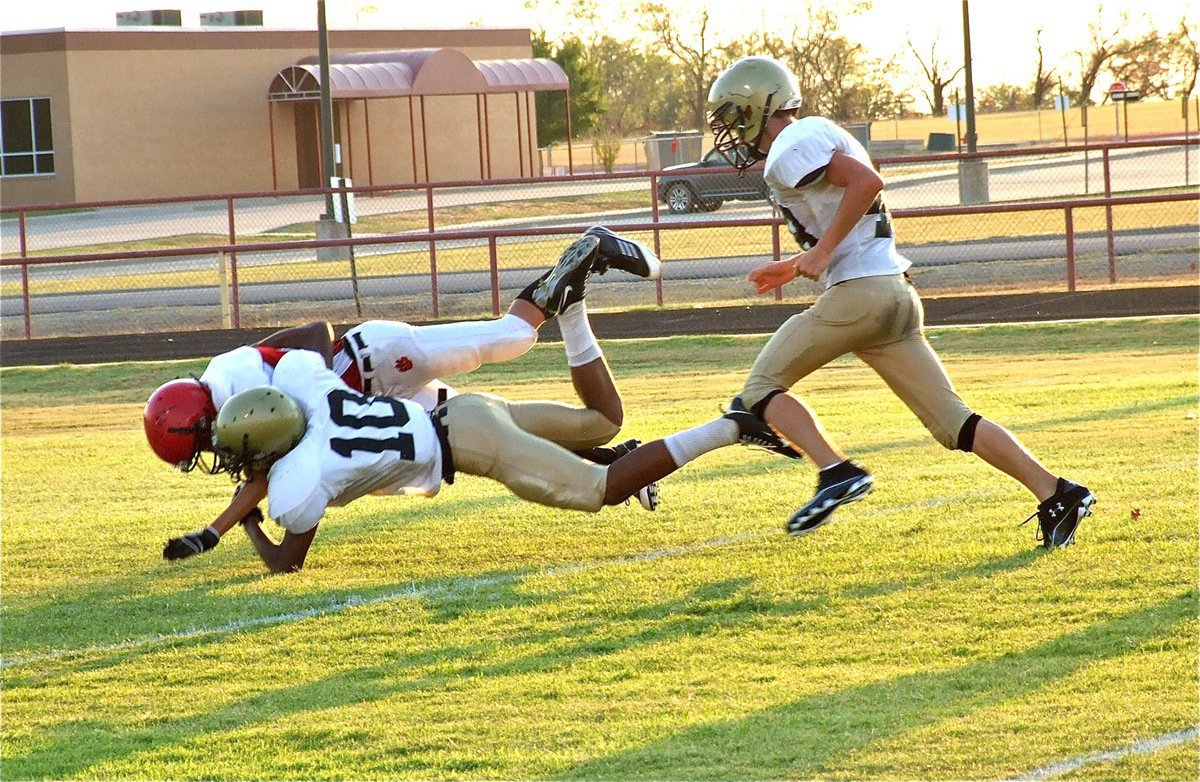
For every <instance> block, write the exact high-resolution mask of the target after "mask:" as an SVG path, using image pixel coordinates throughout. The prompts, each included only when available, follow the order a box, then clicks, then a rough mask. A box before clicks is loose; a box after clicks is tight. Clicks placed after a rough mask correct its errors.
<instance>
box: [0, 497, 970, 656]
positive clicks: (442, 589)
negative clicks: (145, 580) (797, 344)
mask: <svg viewBox="0 0 1200 782" xmlns="http://www.w3.org/2000/svg"><path fill="white" fill-rule="evenodd" d="M988 494H992V492H982V493H981V492H978V491H976V492H971V493H969V494H960V495H953V496H947V497H930V498H928V499H925V500H921V501H918V502H912V503H906V504H904V505H896V506H891V507H887V508H875V509H868V510H864V513H865V515H867V516H884V515H889V514H892V513H902V512H905V511H911V510H914V509H924V508H933V507H937V506H940V505H947V504H951V503H956V502H962V501H963V500H966V499H978V498H979V497H980V496H982V495H988ZM778 534H779V533H777V532H775V531H774V530H771V531H759V532H743V533H741V534H738V535H726V536H723V537H719V538H711V539H709V540H702V541H698V542H696V543H687V544H684V545H681V546H668V547H666V548H660V549H654V550H652V551H645V552H642V553H641V554H629V555H626V556H621V557H613V558H611V559H601V560H596V561H594V562H575V563H571V564H569V565H558V566H556V567H550V568H545V569H543V570H540V571H536V572H532V573H513V574H511V575H503V576H486V577H476V578H462V579H455V580H453V581H450V582H449V583H447V584H445V585H443V586H433V587H417V586H409V587H408V588H407V589H400V590H396V591H394V592H387V593H385V594H382V595H375V596H374V597H358V596H356V595H351V596H350V597H347V598H343V599H342V600H334V601H332V602H329V603H326V604H325V605H321V606H313V607H311V608H304V609H301V610H299V611H291V612H288V613H286V614H272V615H270V616H259V617H253V618H250V619H239V620H237V621H234V622H228V623H226V624H223V625H217V626H215V627H193V628H189V629H187V630H178V631H175V632H173V633H155V634H154V635H147V636H142V637H141V638H132V639H130V640H128V641H122V642H120V643H116V644H107V645H104V646H87V647H84V648H82V649H49V650H47V651H44V652H34V653H31V654H24V655H15V656H13V657H9V658H7V659H5V660H0V669H12V668H17V667H19V666H23V665H30V664H32V663H41V662H48V661H50V660H60V659H63V658H67V657H82V656H88V655H105V654H111V653H113V652H121V651H125V650H128V649H140V648H142V647H145V646H153V645H154V644H160V643H171V642H178V641H187V640H191V639H194V638H203V637H204V636H208V635H224V634H226V633H236V632H239V631H241V630H250V629H253V628H256V627H269V626H271V625H277V624H283V623H285V622H297V621H301V620H303V619H312V618H314V617H320V616H329V615H331V614H337V613H341V612H342V611H344V610H346V609H348V608H357V607H359V606H372V605H378V604H380V603H388V602H391V601H393V600H404V599H413V598H419V597H429V596H434V595H452V596H453V595H459V594H467V593H469V592H472V591H475V590H478V589H479V588H480V587H490V586H496V585H499V584H506V583H511V582H513V581H517V580H519V579H522V578H529V577H531V576H562V575H570V574H572V573H581V572H585V571H588V570H597V569H599V568H604V567H611V566H613V565H626V564H631V563H639V562H651V561H654V560H656V559H665V558H666V557H674V556H680V555H687V554H693V553H695V552H698V551H704V550H707V549H715V548H721V547H723V546H730V545H736V544H739V543H749V542H753V541H758V540H768V539H769V538H772V537H775V536H777V535H778Z"/></svg>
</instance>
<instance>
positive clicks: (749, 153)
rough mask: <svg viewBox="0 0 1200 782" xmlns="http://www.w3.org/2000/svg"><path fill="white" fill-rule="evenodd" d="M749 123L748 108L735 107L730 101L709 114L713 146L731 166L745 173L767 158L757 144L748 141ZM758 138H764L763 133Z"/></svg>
mask: <svg viewBox="0 0 1200 782" xmlns="http://www.w3.org/2000/svg"><path fill="white" fill-rule="evenodd" d="M748 123H749V118H748V117H747V116H746V107H744V106H735V105H733V104H732V103H730V102H728V101H726V102H725V103H724V104H723V105H722V106H719V107H717V108H716V109H714V110H713V111H711V112H709V127H711V128H712V132H713V146H714V147H715V148H716V150H717V151H718V152H720V153H721V155H722V156H723V157H724V158H725V159H726V160H727V161H729V165H731V166H733V167H734V168H736V169H737V170H738V171H739V172H741V171H745V170H746V169H747V168H749V167H750V166H752V165H754V164H755V163H757V162H758V161H760V160H762V159H763V158H765V157H766V155H764V154H763V153H762V152H760V151H759V149H758V145H757V143H756V144H754V145H751V144H749V143H748V142H747V141H746V127H747V125H748ZM763 125H764V127H765V126H766V123H763ZM758 138H760V139H761V138H762V132H761V131H760V132H759V134H758Z"/></svg>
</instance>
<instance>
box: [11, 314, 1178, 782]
mask: <svg viewBox="0 0 1200 782" xmlns="http://www.w3.org/2000/svg"><path fill="white" fill-rule="evenodd" d="M1196 333H1197V320H1196V319H1194V318H1185V319H1156V320H1139V321H1111V322H1097V323H1087V324H1042V325H1029V326H993V327H987V328H978V329H939V330H933V331H931V338H932V339H933V342H934V344H935V345H936V346H937V347H938V349H939V351H940V352H941V354H942V357H943V359H944V361H945V363H946V364H947V366H948V368H949V370H950V372H951V374H952V376H953V377H954V378H955V381H956V384H957V386H958V388H959V391H960V392H961V393H962V394H963V396H964V397H965V398H966V399H967V400H968V402H969V403H971V404H972V405H974V406H975V407H976V408H977V409H979V410H980V411H981V412H983V413H985V414H987V415H988V416H990V417H993V418H995V419H996V420H998V421H1000V422H1002V423H1004V424H1005V425H1006V426H1008V427H1009V428H1011V429H1012V430H1013V431H1014V432H1016V433H1017V434H1018V435H1019V436H1020V438H1021V439H1022V440H1023V441H1024V442H1025V443H1026V444H1027V445H1028V446H1029V447H1030V448H1031V449H1032V450H1033V451H1034V452H1035V453H1036V454H1038V455H1039V456H1040V457H1041V458H1042V459H1043V460H1044V461H1045V462H1046V463H1047V464H1048V465H1050V466H1051V467H1052V468H1053V469H1055V470H1056V471H1060V472H1062V473H1063V474H1066V475H1069V476H1072V477H1075V478H1078V479H1080V480H1083V481H1085V482H1086V483H1088V485H1089V486H1091V487H1092V488H1093V489H1094V490H1095V491H1096V492H1097V494H1098V495H1099V497H1100V504H1099V505H1098V506H1097V513H1096V516H1095V517H1093V518H1092V519H1089V520H1088V521H1086V522H1085V523H1084V525H1083V527H1082V528H1081V530H1080V533H1079V543H1078V545H1076V546H1074V547H1072V548H1069V549H1066V550H1063V551H1057V552H1042V551H1041V550H1040V549H1037V548H1036V544H1035V541H1034V533H1033V530H1032V525H1028V526H1025V527H1017V523H1018V522H1019V521H1020V520H1021V519H1023V518H1024V517H1025V516H1026V515H1028V514H1029V513H1030V512H1031V511H1032V506H1033V503H1032V502H1031V500H1030V498H1029V497H1028V496H1027V495H1026V494H1025V492H1024V491H1023V490H1022V489H1020V488H1019V487H1018V486H1016V485H1015V484H1013V483H1012V482H1010V481H1008V480H1006V479H1003V478H1002V477H1000V476H998V475H996V474H995V473H994V472H993V471H992V470H990V469H989V468H987V467H986V466H984V465H983V464H982V463H980V462H979V461H978V460H976V459H974V458H972V457H970V456H966V455H963V454H960V453H955V452H950V451H945V450H943V449H941V448H940V447H939V446H937V445H935V444H934V443H933V442H932V440H931V439H930V438H929V437H928V435H927V434H926V433H925V432H924V430H923V429H921V427H920V425H919V424H918V423H917V422H916V420H915V418H914V417H913V416H912V415H911V413H909V412H908V411H907V410H905V409H904V408H903V406H902V405H901V404H900V403H899V402H897V401H896V400H895V399H894V398H893V397H891V395H890V394H889V393H888V392H887V390H886V388H885V387H884V386H883V384H882V382H881V381H880V380H879V379H878V378H877V377H875V376H874V375H873V374H872V373H871V372H870V371H869V370H867V369H865V368H864V367H862V366H861V365H860V364H858V363H857V362H855V361H853V360H841V361H838V362H835V363H834V364H833V365H831V366H830V367H828V368H826V369H824V370H822V371H821V372H818V373H817V374H816V375H814V376H812V377H811V378H809V379H807V380H806V381H804V383H802V384H801V386H800V388H799V389H798V390H799V391H800V392H801V393H802V394H803V395H804V396H805V397H806V398H807V399H808V401H809V402H810V403H811V404H812V405H813V406H814V407H815V409H816V410H817V411H818V413H819V414H820V415H821V416H822V417H823V421H824V423H825V426H826V428H827V430H828V431H829V432H830V434H831V436H833V437H834V438H835V439H836V440H837V441H838V442H839V443H840V444H841V445H842V446H843V447H844V448H846V449H847V450H848V451H849V452H850V453H852V454H853V455H854V456H855V458H858V459H860V460H861V461H863V462H864V463H865V464H867V465H868V466H869V467H871V469H872V470H873V471H874V472H875V474H876V476H877V479H878V488H877V489H876V491H875V492H874V493H873V494H872V495H871V496H870V497H868V498H867V499H866V500H864V501H863V502H860V503H856V504H854V505H851V506H848V507H847V508H844V509H842V510H841V511H839V520H838V522H837V523H836V524H834V525H832V526H830V527H828V528H827V529H824V530H822V531H820V532H819V533H817V534H814V535H812V536H810V537H807V538H804V539H799V540H793V539H789V538H787V537H786V536H785V535H784V534H783V533H782V531H781V527H782V523H783V520H784V519H785V518H786V516H787V514H788V513H789V512H790V511H791V510H792V508H793V507H794V506H795V505H796V504H797V503H799V502H802V501H803V500H804V499H806V498H807V496H808V494H809V492H810V490H811V486H812V482H813V473H812V470H811V469H810V468H808V467H807V466H803V465H799V464H795V463H790V462H786V461H785V460H781V459H778V458H772V457H770V456H768V455H765V454H758V453H755V452H752V451H747V450H745V449H741V448H730V449H725V450H723V451H721V452H717V453H713V454H709V455H706V456H705V457H703V458H702V459H700V460H698V461H697V462H696V463H694V464H692V465H689V466H688V467H687V468H685V469H684V470H683V471H681V472H680V473H679V474H677V475H675V476H672V477H671V478H670V479H668V481H666V482H664V486H663V491H664V504H663V506H662V508H661V509H660V510H659V511H658V512H657V513H655V514H648V513H646V512H644V511H642V510H641V509H640V508H637V507H636V506H635V507H632V508H623V507H621V508H613V509H607V510H605V511H604V512H602V513H601V514H598V515H588V514H581V513H568V512H562V511H554V510H551V509H546V508H540V507H537V506H534V505H529V504H526V503H522V502H521V501H519V500H517V499H515V498H513V497H511V496H510V495H509V494H508V493H507V492H506V491H505V490H503V489H502V488H501V487H499V486H497V485H495V484H491V483H489V482H486V481H483V480H479V479H473V478H470V477H463V478H460V479H459V480H458V481H457V482H456V483H455V484H454V485H453V486H450V487H446V488H445V489H444V490H443V493H442V495H441V496H439V497H437V498H435V499H433V500H415V499H402V498H375V497H372V498H367V499H364V500H362V501H359V502H356V503H355V504H353V505H351V506H349V507H347V508H344V509H333V510H331V511H330V513H329V516H328V517H327V519H326V520H325V521H324V522H322V527H321V530H320V532H319V533H318V535H317V539H316V542H315V543H314V547H313V550H312V552H311V553H310V555H309V559H308V563H307V565H306V568H305V570H304V571H302V572H300V573H298V574H293V575H289V576H283V577H270V576H266V575H264V574H263V570H262V568H261V565H260V564H259V563H258V561H257V558H256V557H255V555H254V554H253V552H252V550H251V549H250V547H249V545H248V543H247V542H246V541H245V540H244V537H243V536H242V535H241V533H240V532H239V531H237V530H235V531H233V533H232V534H231V535H230V536H229V538H228V540H226V541H225V542H224V543H222V544H221V545H220V546H219V547H218V548H217V549H216V550H214V551H212V552H210V553H208V554H206V555H204V556H203V557H201V558H198V559H195V560H191V561H188V562H184V563H175V564H171V565H169V564H167V563H164V562H163V561H162V560H161V559H160V555H159V551H160V549H161V545H162V542H163V541H164V540H165V538H166V537H167V536H168V535H171V534H178V533H180V532H183V531H187V530H192V529H198V528H200V527H202V526H204V525H205V524H207V523H208V522H209V521H211V519H212V517H213V516H214V515H215V514H216V513H217V512H218V511H219V510H220V509H221V508H222V507H223V505H224V503H225V502H226V501H227V499H228V496H229V493H230V491H231V490H232V484H230V483H229V482H228V480H227V479H224V478H220V477H208V476H201V475H195V474H193V475H180V474H177V473H173V472H171V471H170V470H169V469H168V468H166V467H165V466H164V465H162V464H160V463H157V462H156V461H155V460H154V458H153V456H152V455H150V454H149V452H148V450H147V449H146V447H145V445H144V439H143V437H142V434H141V426H140V422H139V420H138V419H139V415H140V411H141V404H142V403H143V401H144V399H145V397H146V396H147V395H148V394H149V392H150V391H151V390H152V389H153V388H154V387H155V386H156V385H157V384H158V383H160V382H162V381H164V380H166V379H169V378H171V377H176V376H179V375H183V374H186V373H187V372H191V371H197V370H198V369H199V368H200V367H202V366H203V362H202V361H196V362H174V363H169V364H142V365H137V364H119V365H110V366H104V367H70V366H62V367H50V368H45V369H40V368H17V369H5V370H3V371H2V372H0V383H2V386H3V391H4V393H3V396H2V397H0V412H2V413H3V416H2V418H0V423H2V427H3V429H2V435H3V437H2V445H3V451H2V457H3V470H2V473H0V481H2V489H3V514H4V535H3V540H2V545H3V557H2V558H0V577H2V579H3V584H4V601H3V607H2V610H0V630H2V631H3V632H2V633H0V653H2V656H3V659H4V660H5V662H6V665H5V667H4V670H3V685H4V694H5V715H4V716H5V719H4V722H3V726H2V728H0V730H2V731H3V738H4V741H3V744H2V747H0V760H2V761H3V763H4V767H5V774H6V777H11V778H21V779H26V778H55V779H60V778H62V779H65V778H80V777H86V778H104V779H128V778H138V779H145V778H153V779H166V778H171V779H196V778H209V779H211V778H272V779H312V778H317V777H323V778H325V777H332V778H387V779H406V778H407V779H430V778H456V779H516V778H562V779H632V778H667V779H695V778H711V779H757V778H782V777H792V778H814V777H822V778H835V779H866V778H887V779H976V778H978V779H983V778H988V779H995V778H1007V777H1011V776H1015V775H1019V774H1021V773H1025V772H1028V771H1030V770H1032V769H1035V768H1038V767H1041V766H1044V765H1046V764H1049V763H1053V762H1057V761H1061V760H1064V759H1069V758H1073V757H1079V756H1083V755H1087V754H1090V753H1094V752H1101V751H1105V750H1109V749H1115V748H1119V747H1123V746H1126V745H1128V744H1130V743H1131V742H1132V741H1135V740H1137V739H1140V738H1149V737H1151V736H1156V735H1163V734H1167V733H1171V732H1173V731H1177V730H1180V729H1182V728H1185V727H1187V726H1189V725H1192V724H1194V723H1195V719H1196V718H1195V715H1196V709H1197V696H1196V692H1197V673H1196V668H1195V664H1194V662H1195V636H1196V633H1197V631H1198V628H1197V622H1196V602H1197V592H1196V588H1195V572H1196V549H1197V518H1196V503H1195V499H1196V494H1195V492H1196V479H1197V475H1196V456H1197V453H1196V419H1195V412H1196V407H1197V387H1196V386H1197V383H1196V356H1195V339H1196ZM764 339H765V338H763V337H747V338H733V337H707V338H677V339H663V340H645V341H630V342H611V343H605V349H606V353H607V354H608V358H609V361H610V363H611V364H612V366H613V368H614V371H615V373H616V375H617V379H618V383H619V385H620V387H621V390H622V392H623V394H624V397H625V400H626V406H627V418H626V426H625V433H626V434H627V435H629V436H638V437H642V438H652V437H657V436H660V435H662V434H665V433H668V432H670V431H673V430H676V429H678V428H681V427H683V426H687V425H691V424H693V423H697V422H700V421H703V420H707V419H708V418H710V417H711V416H712V415H714V414H715V412H716V410H717V408H718V406H719V405H720V404H722V403H723V402H724V401H725V400H726V399H727V398H728V397H729V396H731V395H732V394H734V393H736V391H737V390H738V388H739V386H740V382H741V380H742V378H743V377H744V375H745V372H746V369H747V367H748V366H749V363H750V362H751V361H752V360H753V356H754V354H755V353H756V351H757V350H758V348H759V347H761V345H762V343H763V341H764ZM564 368H565V362H564V361H563V356H562V352H561V347H560V346H557V345H545V346H540V347H538V348H536V349H535V350H534V351H533V352H531V353H530V354H528V355H527V356H525V357H522V358H521V359H519V360H517V361H515V362H510V363H508V364H505V365H502V366H497V367H487V368H484V369H483V370H481V371H479V372H476V373H474V374H472V375H470V376H467V377H465V378H462V379H461V381H462V382H461V383H460V385H461V386H463V387H465V388H477V389H490V390H495V391H498V392H500V393H503V394H505V395H506V396H510V397H512V398H517V399H532V398H555V399H562V400H571V399H573V393H572V391H571V388H570V384H569V381H568V380H567V378H566V373H565V371H564ZM514 458H519V456H514ZM306 611H307V612H308V614H307V615H305V616H300V614H302V613H303V612H306ZM293 614H295V615H296V616H295V617H294V618H289V616H290V615H293ZM239 622H248V623H250V624H249V625H248V626H247V627H246V628H245V629H242V630H229V629H228V628H231V627H234V626H236V625H237V623H239ZM206 631H212V632H206ZM1068 717H1069V718H1068ZM931 747H936V751H931ZM1195 761H1196V754H1195V751H1194V745H1191V746H1189V747H1184V748H1182V749H1181V748H1175V749H1171V750H1167V751H1164V752H1162V753H1154V754H1151V755H1146V756H1130V757H1126V758H1123V759H1122V760H1121V761H1119V762H1116V763H1111V764H1104V765H1103V770H1102V772H1100V771H1097V772H1094V773H1102V775H1103V777H1104V778H1108V779H1142V778H1149V777H1153V778H1158V779H1188V778H1191V777H1192V774H1193V772H1194V768H1195ZM1094 773H1093V772H1092V771H1091V770H1090V769H1084V770H1081V771H1079V772H1074V774H1073V776H1078V777H1081V778H1093V776H1094ZM1089 774H1092V775H1089Z"/></svg>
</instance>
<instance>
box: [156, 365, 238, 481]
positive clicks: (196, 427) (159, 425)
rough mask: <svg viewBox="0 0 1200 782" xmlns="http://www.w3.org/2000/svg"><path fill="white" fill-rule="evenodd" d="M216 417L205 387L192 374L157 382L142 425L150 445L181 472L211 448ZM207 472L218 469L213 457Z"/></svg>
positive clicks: (191, 465) (160, 456) (197, 463)
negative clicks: (160, 383)
mask: <svg viewBox="0 0 1200 782" xmlns="http://www.w3.org/2000/svg"><path fill="white" fill-rule="evenodd" d="M216 417H217V411H216V408H215V407H214V406H213V402H212V396H211V395H210V394H209V391H208V387H207V386H205V385H204V384H203V383H201V382H200V381H199V380H196V379H195V378H184V379H180V380H172V381H170V382H168V383H164V384H163V385H161V386H159V387H158V389H157V390H155V392H154V393H153V394H151V395H150V399H149V400H148V401H147V402H146V409H145V410H144V411H143V413H142V425H143V427H144V428H145V431H146V440H147V442H148V443H149V444H150V449H151V450H152V451H154V453H155V454H156V455H157V456H158V457H159V458H160V459H162V460H163V461H165V462H167V463H168V464H171V465H173V466H174V467H176V468H177V469H179V470H181V471H183V472H190V471H191V470H194V469H195V468H196V467H197V465H200V464H201V455H202V454H203V453H204V452H205V451H209V450H211V449H212V425H213V421H214V420H215V419H216ZM204 469H205V470H207V471H208V472H218V471H219V470H220V461H219V460H214V462H213V465H212V466H211V467H209V466H208V465H204Z"/></svg>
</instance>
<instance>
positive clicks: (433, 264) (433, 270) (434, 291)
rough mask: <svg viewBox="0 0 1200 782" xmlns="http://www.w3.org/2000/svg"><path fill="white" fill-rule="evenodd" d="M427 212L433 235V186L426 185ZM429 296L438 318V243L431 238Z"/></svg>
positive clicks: (430, 231) (434, 315)
mask: <svg viewBox="0 0 1200 782" xmlns="http://www.w3.org/2000/svg"><path fill="white" fill-rule="evenodd" d="M425 211H426V214H427V216H428V221H427V224H428V225H429V233H430V234H432V233H433V185H431V184H426V185H425ZM429 294H430V297H431V299H432V301H433V317H435V318H436V317H437V316H438V309H439V307H438V275H437V242H435V241H434V239H433V237H432V236H430V238H429Z"/></svg>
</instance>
